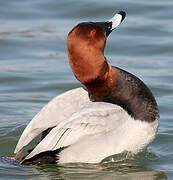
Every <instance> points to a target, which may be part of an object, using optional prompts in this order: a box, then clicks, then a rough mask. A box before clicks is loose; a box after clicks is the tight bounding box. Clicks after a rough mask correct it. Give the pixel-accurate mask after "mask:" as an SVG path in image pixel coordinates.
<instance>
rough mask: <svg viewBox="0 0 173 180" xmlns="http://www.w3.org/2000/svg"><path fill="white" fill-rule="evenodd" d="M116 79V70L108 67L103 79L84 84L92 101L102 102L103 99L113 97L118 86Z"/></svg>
mask: <svg viewBox="0 0 173 180" xmlns="http://www.w3.org/2000/svg"><path fill="white" fill-rule="evenodd" d="M116 78H117V75H116V69H114V68H112V66H110V65H108V67H107V71H106V72H105V73H104V76H103V77H100V78H97V79H94V80H93V81H91V82H86V83H84V85H85V87H86V88H87V89H88V93H89V97H90V99H91V100H92V101H100V100H101V99H104V98H107V97H109V96H111V94H112V92H113V89H114V88H115V86H116V80H117V79H116ZM100 98H101V99H100Z"/></svg>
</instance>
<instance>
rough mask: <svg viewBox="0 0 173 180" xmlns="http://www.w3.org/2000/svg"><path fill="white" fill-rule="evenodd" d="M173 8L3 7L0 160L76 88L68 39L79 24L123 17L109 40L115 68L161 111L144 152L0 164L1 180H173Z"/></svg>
mask: <svg viewBox="0 0 173 180" xmlns="http://www.w3.org/2000/svg"><path fill="white" fill-rule="evenodd" d="M172 5H173V2H172V1H171V0H165V1H161V0H156V1H150V0H145V1H144V0H142V1H140V2H139V1H137V0H133V1H132V0H128V1H127V0H125V1H120V0H117V1H113V0H107V1H103V0H100V1H98V0H92V1H91V0H86V1H80V0H69V1H67V0H65V1H64V0H58V1H57V0H49V1H46V0H37V1H34V0H30V1H23V0H15V1H10V0H6V1H3V0H0V12H1V16H0V27H1V28H0V147H1V151H0V156H1V157H13V156H14V154H13V151H14V148H15V145H16V143H17V141H18V139H19V137H20V135H21V133H22V131H23V129H24V128H25V127H26V125H27V124H28V122H29V121H30V120H31V119H32V118H33V116H34V115H35V114H36V113H37V112H38V111H39V110H40V109H41V108H42V107H43V106H44V105H45V104H46V103H47V102H48V101H49V100H51V99H52V98H53V97H54V96H56V95H58V94H60V93H62V92H65V91H66V90H69V89H72V88H76V87H79V86H81V85H80V83H79V82H78V81H77V80H76V79H75V78H74V76H73V74H72V72H71V70H70V68H69V65H68V60H67V54H66V37H67V33H68V32H69V31H70V30H71V28H72V27H73V26H74V25H76V24H77V23H79V22H82V21H94V20H96V21H98V20H107V19H109V18H111V17H112V15H113V14H114V13H115V12H117V11H119V10H125V11H126V12H127V17H126V19H125V21H124V22H123V24H121V26H120V27H119V28H117V29H116V30H115V31H114V32H113V33H112V34H111V35H110V36H109V38H108V41H107V46H106V49H105V55H106V57H107V59H108V61H109V63H111V64H112V65H115V66H118V67H120V68H123V69H125V70H127V71H129V72H131V73H133V74H135V75H136V76H138V77H139V78H141V79H142V80H143V81H144V82H145V83H146V84H147V85H148V86H149V87H150V88H151V90H152V92H153V94H154V95H155V97H156V100H157V102H158V104H159V109H160V127H159V131H158V135H157V137H156V139H155V140H154V142H153V143H152V144H151V145H150V146H149V148H148V151H147V152H145V153H142V154H140V155H139V156H138V157H136V158H134V159H130V160H126V161H121V162H120V163H107V164H97V165H89V164H69V165H64V166H59V165H44V166H19V165H17V164H14V163H12V162H11V163H10V162H8V161H6V159H3V160H1V161H0V179H3V180H4V179H16V180H18V179H92V178H94V179H140V178H141V177H142V178H143V179H147V180H148V179H166V178H168V179H171V177H172V175H173V151H172V149H173V143H172V142H173V141H172V139H173V123H172V120H173V108H172V107H173V102H172V99H173V83H172V82H173V61H172V55H173V51H172V47H173V23H172V17H173V11H172Z"/></svg>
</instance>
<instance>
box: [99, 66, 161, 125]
mask: <svg viewBox="0 0 173 180" xmlns="http://www.w3.org/2000/svg"><path fill="white" fill-rule="evenodd" d="M116 70H117V81H116V84H115V87H114V88H113V89H112V93H111V94H110V95H109V96H108V97H104V99H102V98H101V97H100V98H99V99H98V98H97V100H96V101H104V102H109V103H113V104H117V105H120V106H121V107H122V108H123V109H125V110H126V111H127V112H128V113H129V114H130V115H131V116H132V117H134V119H137V120H141V121H146V122H153V121H155V120H157V119H158V118H159V111H158V106H157V103H156V100H155V98H154V96H153V95H152V93H151V91H150V89H149V88H148V87H147V86H146V85H145V84H144V83H143V82H142V81H141V80H140V79H139V78H137V77H136V76H134V75H133V74H130V73H128V72H126V71H124V70H122V69H119V68H117V67H116Z"/></svg>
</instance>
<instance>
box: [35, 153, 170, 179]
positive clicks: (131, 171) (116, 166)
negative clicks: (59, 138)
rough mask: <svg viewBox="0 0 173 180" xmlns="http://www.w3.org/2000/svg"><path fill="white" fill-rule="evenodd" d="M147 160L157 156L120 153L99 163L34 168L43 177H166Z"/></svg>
mask: <svg viewBox="0 0 173 180" xmlns="http://www.w3.org/2000/svg"><path fill="white" fill-rule="evenodd" d="M125 157H126V159H125ZM127 157H128V158H127ZM114 158H118V159H119V160H118V161H117V162H110V161H108V160H109V159H110V160H111V161H112V159H114ZM149 161H157V157H156V156H155V155H154V154H152V153H149V152H147V151H146V152H142V153H140V154H138V155H136V156H131V155H129V154H127V153H122V154H119V155H115V156H112V157H109V158H106V159H105V161H104V162H102V163H100V164H81V163H74V164H73V163H71V164H64V165H41V166H38V167H37V168H36V169H37V171H39V173H38V174H40V173H41V174H42V175H43V176H44V178H45V179H54V178H55V179H86V180H87V179H88V180H89V179H94V180H97V179H98V180H102V179H103V180H110V179H133V180H135V179H136V180H137V179H143V180H150V179H152V180H159V179H162V180H163V179H167V177H166V175H165V174H164V173H163V172H159V171H152V170H150V169H148V168H147V165H148V163H149Z"/></svg>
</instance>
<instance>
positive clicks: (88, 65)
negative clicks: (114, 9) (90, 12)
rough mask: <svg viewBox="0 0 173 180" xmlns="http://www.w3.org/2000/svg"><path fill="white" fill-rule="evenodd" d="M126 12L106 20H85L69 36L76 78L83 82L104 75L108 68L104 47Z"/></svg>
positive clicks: (70, 59)
mask: <svg viewBox="0 0 173 180" xmlns="http://www.w3.org/2000/svg"><path fill="white" fill-rule="evenodd" d="M125 16H126V13H125V12H123V11H120V12H119V13H117V14H115V15H114V17H113V18H111V19H110V20H108V21H105V22H83V23H80V24H78V25H77V26H75V27H74V28H73V29H72V30H71V31H70V32H69V34H68V37H67V52H68V58H69V63H70V66H71V68H72V71H73V73H74V75H75V76H76V78H77V79H78V80H79V81H80V82H81V83H83V84H85V83H87V82H90V81H92V80H93V79H96V78H98V77H102V76H103V75H104V74H105V72H106V71H107V69H108V64H107V62H106V59H105V57H104V54H103V53H104V47H105V44H106V39H107V37H108V36H109V34H110V33H111V32H112V31H113V30H114V29H115V28H116V27H117V26H119V25H120V24H121V22H122V21H123V20H124V18H125Z"/></svg>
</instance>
